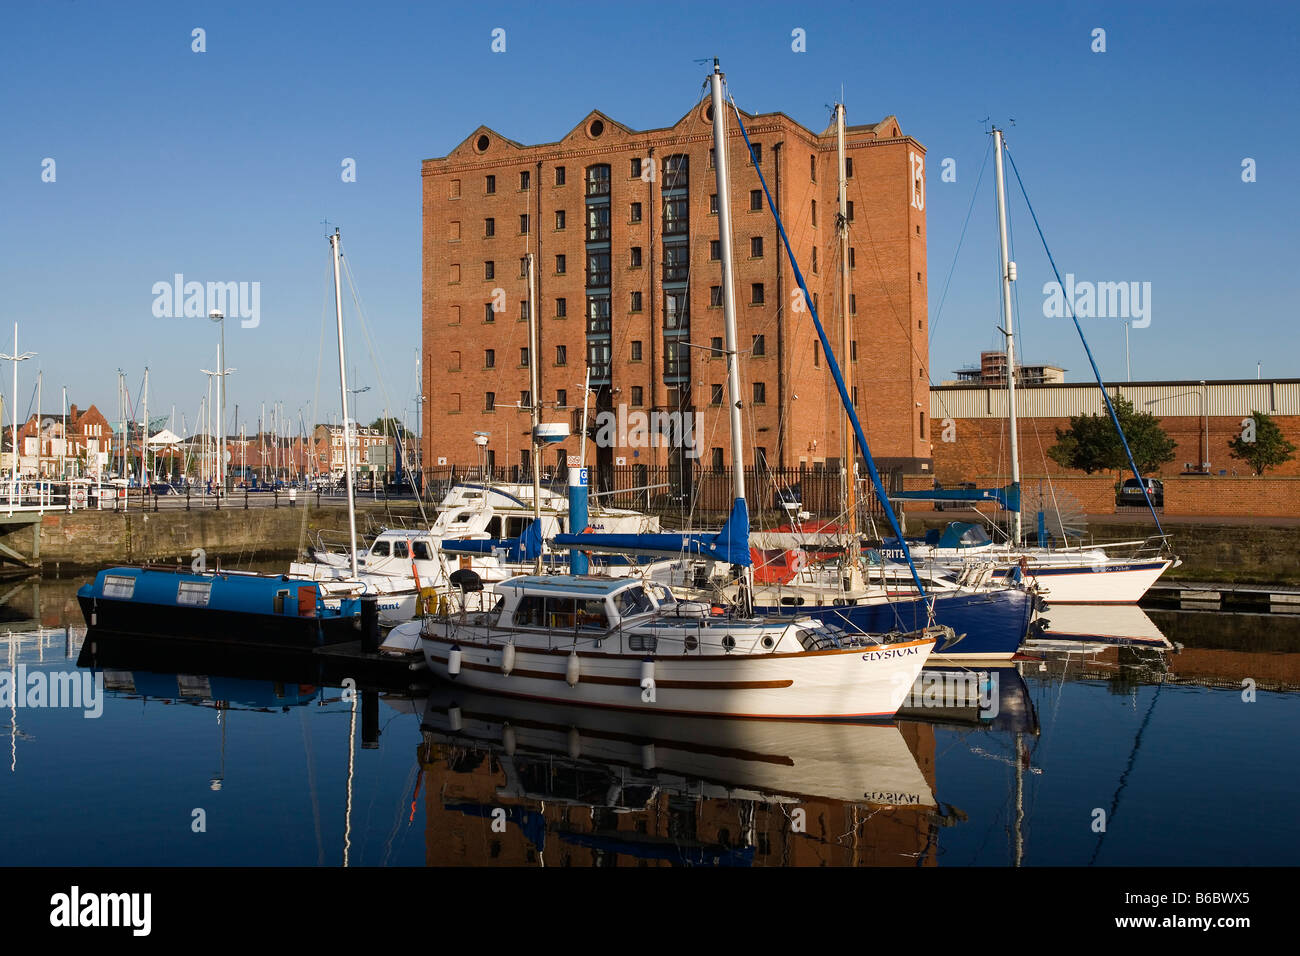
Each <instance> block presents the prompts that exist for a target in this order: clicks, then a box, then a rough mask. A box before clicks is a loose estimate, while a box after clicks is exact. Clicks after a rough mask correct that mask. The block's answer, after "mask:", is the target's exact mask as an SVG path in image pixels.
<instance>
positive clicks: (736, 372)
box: [709, 57, 750, 613]
mask: <svg viewBox="0 0 1300 956" xmlns="http://www.w3.org/2000/svg"><path fill="white" fill-rule="evenodd" d="M709 92H710V94H711V102H712V104H713V167H714V175H715V179H716V183H717V189H718V245H719V246H720V251H721V254H722V314H723V318H724V319H725V321H726V349H727V399H728V403H727V404H728V411H729V412H730V419H731V485H732V498H733V502H732V508H733V511H734V510H735V507H736V504H737V503H739V505H740V507H742V508H745V507H747V505H746V503H745V458H744V447H743V444H742V437H743V435H742V432H741V422H740V402H741V398H740V365H739V356H738V354H737V350H738V346H737V342H736V338H737V336H736V283H735V278H734V275H733V272H732V257H731V190H730V186H729V183H728V181H727V112H726V107H725V105H724V103H723V100H722V71H721V70H720V69H719V68H718V60H717V58H716V57H715V58H714V60H713V73H712V74H711V75H710V76H709ZM740 593H741V605H742V609H743V610H744V611H745V612H746V613H748V611H749V604H750V588H749V576H748V569H746V570H745V571H744V572H742V579H741V588H740Z"/></svg>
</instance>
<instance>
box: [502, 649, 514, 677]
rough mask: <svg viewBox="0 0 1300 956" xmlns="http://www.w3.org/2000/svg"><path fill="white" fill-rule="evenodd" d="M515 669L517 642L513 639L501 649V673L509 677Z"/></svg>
mask: <svg viewBox="0 0 1300 956" xmlns="http://www.w3.org/2000/svg"><path fill="white" fill-rule="evenodd" d="M514 669H515V643H514V641H511V642H510V643H508V644H507V645H506V646H505V647H504V648H502V650H501V673H502V674H505V675H506V676H507V677H509V676H510V672H511V671H512V670H514Z"/></svg>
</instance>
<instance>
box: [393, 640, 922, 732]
mask: <svg viewBox="0 0 1300 956" xmlns="http://www.w3.org/2000/svg"><path fill="white" fill-rule="evenodd" d="M415 626H418V625H417V624H416V623H415V622H412V623H411V624H408V625H404V627H415ZM429 628H430V630H429V632H427V633H426V634H425V635H424V639H423V646H424V654H425V659H426V660H427V662H428V664H429V668H430V670H431V671H432V672H433V673H434V674H435V675H436V676H438V677H440V678H446V679H448V680H452V681H455V682H457V683H460V684H464V685H465V686H468V687H472V688H476V689H480V690H486V691H491V692H493V693H499V694H509V695H512V696H519V697H528V698H532V699H535V700H548V701H555V702H557V703H563V704H583V705H587V706H595V707H615V708H620V709H623V710H642V711H652V712H658V713H671V714H695V715H700V716H714V717H761V718H776V719H782V718H784V719H835V718H839V719H846V718H854V719H862V718H888V717H892V716H893V715H894V714H895V713H896V712H897V710H898V708H899V706H901V705H902V703H903V700H904V699H905V698H906V696H907V694H908V692H909V691H910V690H911V687H912V684H913V682H914V681H915V679H916V676H917V674H919V673H920V670H921V667H922V665H924V663H925V661H926V659H927V658H928V657H929V656H930V652H931V650H932V649H933V648H934V641H933V640H932V639H926V640H918V641H909V642H906V643H897V644H887V645H880V646H872V647H857V648H849V649H839V650H827V651H809V652H804V653H796V654H730V655H728V654H713V655H684V656H675V657H657V658H654V659H653V665H652V666H653V678H652V680H653V685H652V686H647V685H646V684H645V682H644V679H643V674H644V671H643V664H644V663H645V661H646V660H647V659H646V658H643V657H641V656H639V655H635V654H629V655H622V654H606V653H602V652H600V651H588V652H582V653H579V654H578V655H577V658H578V675H577V678H578V679H577V681H576V683H574V684H572V685H570V683H569V681H568V680H567V677H569V676H572V674H571V671H570V668H571V664H570V653H569V652H567V651H565V650H561V649H557V650H548V649H540V648H526V647H521V646H518V645H516V646H515V651H514V666H513V669H512V670H511V671H510V673H509V674H505V673H504V672H503V668H502V664H503V657H504V645H502V644H501V643H487V642H478V641H468V640H463V639H462V640H456V639H454V638H451V637H447V636H439V634H438V631H439V629H440V625H439V624H438V623H431V624H430V625H429ZM453 647H454V648H457V649H458V650H459V658H460V660H459V673H458V674H457V675H455V676H453V675H452V674H451V673H450V672H449V669H448V668H449V659H450V656H451V655H450V652H451V651H452V649H453Z"/></svg>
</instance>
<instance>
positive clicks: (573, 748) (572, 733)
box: [569, 727, 582, 760]
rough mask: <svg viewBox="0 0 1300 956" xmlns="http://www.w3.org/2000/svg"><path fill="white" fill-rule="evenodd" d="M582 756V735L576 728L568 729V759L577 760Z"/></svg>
mask: <svg viewBox="0 0 1300 956" xmlns="http://www.w3.org/2000/svg"><path fill="white" fill-rule="evenodd" d="M581 755H582V735H581V734H579V733H578V728H577V727H570V728H569V759H570V760H577V759H578V757H580V756H581Z"/></svg>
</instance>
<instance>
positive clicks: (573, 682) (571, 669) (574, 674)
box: [564, 651, 578, 687]
mask: <svg viewBox="0 0 1300 956" xmlns="http://www.w3.org/2000/svg"><path fill="white" fill-rule="evenodd" d="M564 681H565V683H567V684H568V685H569V686H570V687H576V686H577V684H578V652H577V651H573V652H571V653H570V654H569V662H568V664H566V665H565V667H564Z"/></svg>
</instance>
